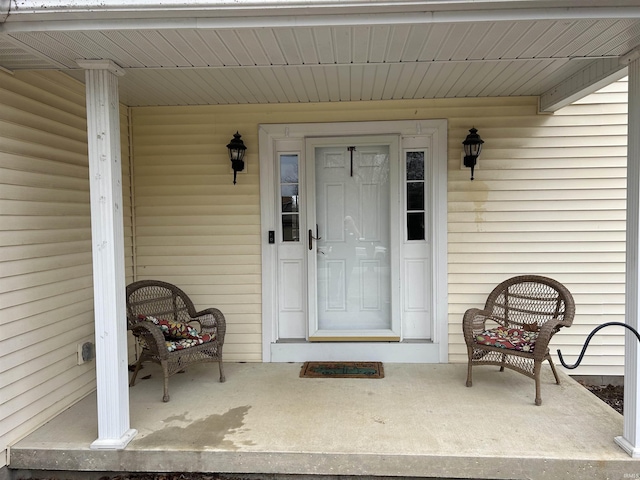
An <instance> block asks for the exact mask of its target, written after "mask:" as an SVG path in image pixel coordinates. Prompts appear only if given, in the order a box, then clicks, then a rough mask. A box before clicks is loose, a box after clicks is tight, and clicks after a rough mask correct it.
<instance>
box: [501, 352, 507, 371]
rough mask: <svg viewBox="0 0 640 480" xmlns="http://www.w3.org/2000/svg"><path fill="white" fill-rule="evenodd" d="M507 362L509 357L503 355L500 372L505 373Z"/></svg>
mask: <svg viewBox="0 0 640 480" xmlns="http://www.w3.org/2000/svg"><path fill="white" fill-rule="evenodd" d="M506 361H507V355H506V354H504V353H503V354H502V365H500V371H501V372H504V364H505V363H506Z"/></svg>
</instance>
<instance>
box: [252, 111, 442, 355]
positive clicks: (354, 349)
mask: <svg viewBox="0 0 640 480" xmlns="http://www.w3.org/2000/svg"><path fill="white" fill-rule="evenodd" d="M360 135H398V136H399V138H400V150H402V149H403V148H405V143H404V141H405V140H406V141H407V143H410V142H411V141H415V139H421V141H423V142H426V143H428V145H429V150H430V151H431V152H432V157H433V162H432V168H431V172H430V177H429V181H430V185H429V187H430V188H429V193H430V198H429V201H430V202H431V205H432V207H433V208H432V215H431V218H430V231H431V232H432V235H431V252H430V253H431V258H432V259H433V261H432V274H431V279H430V280H431V285H432V286H433V289H432V290H433V291H432V298H431V312H433V331H432V333H433V334H432V338H431V341H429V342H406V343H405V342H399V343H375V344H374V343H368V342H339V343H325V342H319V343H312V342H304V343H303V342H297V343H296V342H283V343H279V342H277V340H278V338H277V336H278V334H277V320H278V318H277V316H278V285H277V278H278V275H277V269H278V255H277V245H276V244H270V243H269V242H268V238H269V232H270V231H276V232H277V231H278V230H279V221H280V219H279V214H278V212H277V211H276V201H277V199H278V198H279V193H278V191H277V178H276V174H277V171H278V169H277V168H276V166H277V165H276V160H277V150H276V143H278V142H280V143H281V144H282V143H283V142H286V141H288V140H294V139H295V140H298V141H300V140H302V141H303V142H304V139H305V138H307V137H323V136H325V137H338V136H360ZM259 150H260V196H261V233H262V240H263V241H262V318H263V322H262V326H263V332H262V338H263V349H262V358H263V361H264V362H280V361H305V360H311V359H318V358H325V359H326V358H330V359H332V360H353V359H358V360H362V361H365V360H379V361H387V362H403V363H446V362H447V361H448V328H447V326H448V303H447V121H446V120H401V121H378V122H341V123H306V124H277V125H275V124H274V125H260V126H259Z"/></svg>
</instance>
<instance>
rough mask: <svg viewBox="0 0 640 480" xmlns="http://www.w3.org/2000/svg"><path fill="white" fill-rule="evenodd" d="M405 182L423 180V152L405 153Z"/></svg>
mask: <svg viewBox="0 0 640 480" xmlns="http://www.w3.org/2000/svg"><path fill="white" fill-rule="evenodd" d="M407 180H424V152H407Z"/></svg>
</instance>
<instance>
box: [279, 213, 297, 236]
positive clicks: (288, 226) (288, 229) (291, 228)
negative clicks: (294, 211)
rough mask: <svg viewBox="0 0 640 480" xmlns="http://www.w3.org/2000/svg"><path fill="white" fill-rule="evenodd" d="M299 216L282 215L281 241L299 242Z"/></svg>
mask: <svg viewBox="0 0 640 480" xmlns="http://www.w3.org/2000/svg"><path fill="white" fill-rule="evenodd" d="M299 218H300V216H299V215H282V241H284V242H298V241H300V224H299Z"/></svg>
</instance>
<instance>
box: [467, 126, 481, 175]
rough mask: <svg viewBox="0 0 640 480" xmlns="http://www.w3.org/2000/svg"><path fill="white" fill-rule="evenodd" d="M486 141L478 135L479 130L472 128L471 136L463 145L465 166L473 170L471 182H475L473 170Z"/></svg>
mask: <svg viewBox="0 0 640 480" xmlns="http://www.w3.org/2000/svg"><path fill="white" fill-rule="evenodd" d="M483 143H484V140H482V139H481V138H480V135H478V130H476V129H475V128H472V129H471V130H469V135H467V138H465V139H464V142H462V145H463V146H464V166H465V167H468V168H471V180H473V169H474V168H475V166H476V160H477V159H478V156H479V155H480V151H482V144H483Z"/></svg>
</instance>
